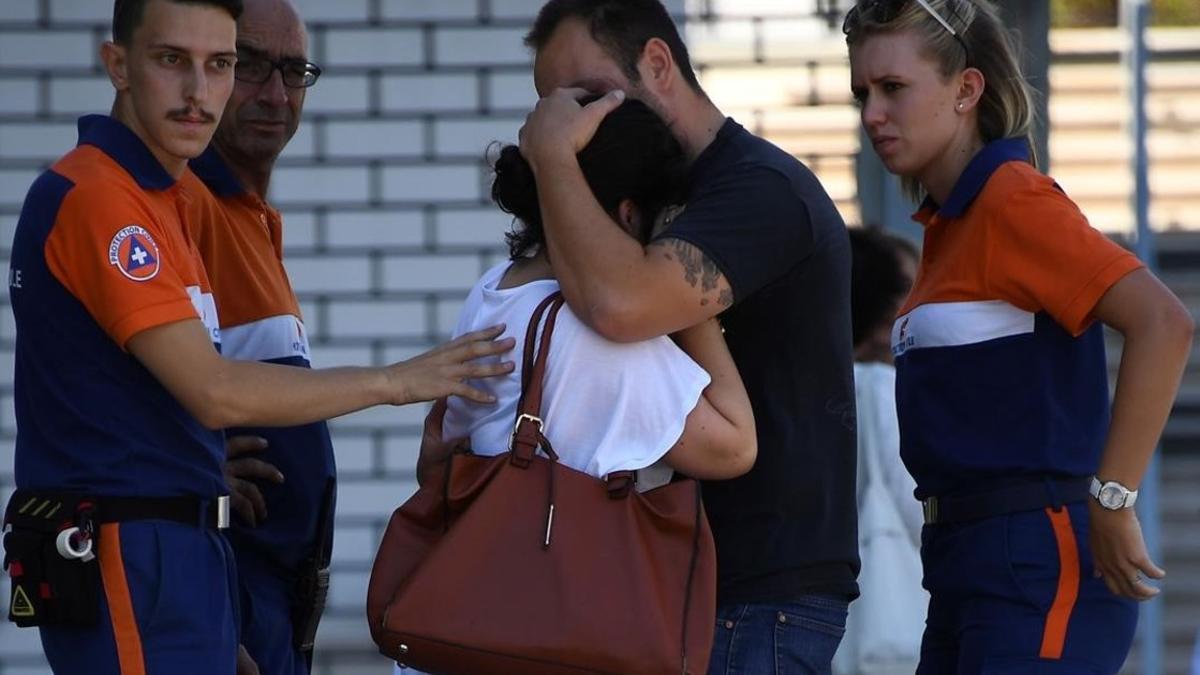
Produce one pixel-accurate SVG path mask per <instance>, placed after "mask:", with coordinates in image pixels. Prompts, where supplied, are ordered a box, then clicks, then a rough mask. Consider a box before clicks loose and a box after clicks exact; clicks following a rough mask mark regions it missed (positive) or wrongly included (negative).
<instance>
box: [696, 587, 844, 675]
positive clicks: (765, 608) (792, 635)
mask: <svg viewBox="0 0 1200 675" xmlns="http://www.w3.org/2000/svg"><path fill="white" fill-rule="evenodd" d="M848 606H849V603H848V602H847V600H846V599H845V598H843V597H840V596H832V595H806V596H803V597H801V598H800V599H799V600H796V601H794V602H784V603H753V604H745V605H725V606H722V607H719V608H718V609H717V627H716V631H717V633H716V638H715V639H714V640H713V650H712V657H711V659H710V660H709V663H708V675H772V674H774V675H829V673H831V672H832V669H831V664H832V662H833V654H834V652H836V651H837V648H838V643H840V642H841V641H842V634H843V633H844V632H845V631H846V608H847V607H848Z"/></svg>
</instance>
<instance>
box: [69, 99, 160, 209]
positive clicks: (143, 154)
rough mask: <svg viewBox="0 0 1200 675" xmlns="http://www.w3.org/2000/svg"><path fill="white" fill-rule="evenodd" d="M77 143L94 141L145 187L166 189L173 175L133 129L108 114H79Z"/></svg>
mask: <svg viewBox="0 0 1200 675" xmlns="http://www.w3.org/2000/svg"><path fill="white" fill-rule="evenodd" d="M79 145H93V146H95V147H97V148H99V149H100V150H101V152H103V153H104V154H106V155H108V156H109V157H112V158H113V160H115V161H116V163H117V164H120V165H121V168H123V169H125V170H126V171H127V172H129V175H130V176H133V179H134V180H135V181H137V184H138V186H140V187H141V188H142V189H144V190H167V189H170V188H171V186H173V185H175V179H174V178H173V177H172V176H171V174H169V173H167V170H166V169H164V168H163V165H162V164H161V163H159V161H158V158H157V157H155V156H154V153H152V152H150V148H148V147H146V144H145V143H144V142H142V139H140V138H138V136H137V134H135V133H133V130H132V129H130V128H129V127H127V126H125V125H124V124H122V123H121V122H119V121H117V120H115V119H113V118H112V117H109V116H108V115H84V116H83V117H80V118H79Z"/></svg>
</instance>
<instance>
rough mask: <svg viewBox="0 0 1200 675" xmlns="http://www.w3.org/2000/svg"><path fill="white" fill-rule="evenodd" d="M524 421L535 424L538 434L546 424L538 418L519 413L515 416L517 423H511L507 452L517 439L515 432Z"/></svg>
mask: <svg viewBox="0 0 1200 675" xmlns="http://www.w3.org/2000/svg"><path fill="white" fill-rule="evenodd" d="M524 420H529V421H530V422H533V423H534V424H536V425H537V430H538V433H539V434H540V433H542V429H543V428H544V427H545V424H546V423H545V422H543V421H542V418H540V417H538V416H537V415H530V414H529V413H521V414H520V415H517V421H516V422H514V423H513V430H512V435H511V436H509V437H508V449H509V451H511V450H512V449H513V441H514V440H516V438H517V430H518V429H520V428H521V422H522V421H524Z"/></svg>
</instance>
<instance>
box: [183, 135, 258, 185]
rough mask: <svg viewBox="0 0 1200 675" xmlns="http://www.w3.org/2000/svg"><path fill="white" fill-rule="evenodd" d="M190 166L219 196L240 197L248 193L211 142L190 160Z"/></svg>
mask: <svg viewBox="0 0 1200 675" xmlns="http://www.w3.org/2000/svg"><path fill="white" fill-rule="evenodd" d="M188 166H190V167H191V169H192V171H193V172H194V173H195V174H196V175H197V176H199V177H200V180H202V181H204V184H205V185H206V186H208V189H209V190H211V191H212V193H213V194H215V195H216V196H218V197H238V196H240V195H244V194H246V188H245V187H244V186H243V185H242V183H241V181H239V180H238V179H237V176H235V175H233V170H232V169H230V168H229V165H228V164H226V163H225V160H224V159H221V155H219V154H218V153H217V149H216V147H214V146H213V145H211V144H210V145H209V146H208V148H207V149H205V150H204V153H203V154H201V155H200V156H199V157H197V158H195V159H193V160H192V161H190V162H188Z"/></svg>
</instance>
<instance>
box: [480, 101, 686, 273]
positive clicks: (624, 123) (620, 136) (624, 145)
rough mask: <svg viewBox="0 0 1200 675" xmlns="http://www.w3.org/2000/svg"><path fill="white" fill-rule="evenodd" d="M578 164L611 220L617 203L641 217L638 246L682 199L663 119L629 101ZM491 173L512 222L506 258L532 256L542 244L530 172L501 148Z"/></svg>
mask: <svg viewBox="0 0 1200 675" xmlns="http://www.w3.org/2000/svg"><path fill="white" fill-rule="evenodd" d="M594 100H596V97H591V98H587V99H584V100H583V101H582V103H584V104H585V105H586V104H587V103H589V102H591V101H594ZM578 159H579V168H580V169H582V171H583V177H584V178H585V179H586V180H587V182H588V186H590V187H591V188H592V193H593V194H594V195H595V196H596V201H598V202H599V203H600V206H601V207H603V208H604V210H605V211H607V212H608V214H609V215H611V216H613V217H614V218H615V217H616V213H617V207H618V206H620V204H621V202H622V201H623V200H625V199H631V200H633V203H634V205H635V206H637V208H638V210H639V211H640V212H641V215H642V231H640V232H635V233H634V236H635V237H637V239H638V240H639V241H641V242H642V243H647V242H648V241H649V239H650V233H651V230H652V229H653V227H654V220H655V217H656V216H657V215H658V214H659V212H660V211H662V210H663V208H665V207H667V206H670V205H672V204H678V203H680V202H681V201H682V199H683V194H684V188H685V185H686V180H687V166H688V165H687V157H686V156H685V155H684V152H683V148H682V147H680V145H679V141H677V140H675V137H674V136H672V135H671V131H670V130H669V129H668V128H667V125H666V124H665V123H664V122H663V121H662V118H660V117H659V116H658V115H657V114H656V113H655V112H654V111H653V110H651V109H650V108H649V107H648V106H647V105H646V104H645V103H642V102H641V101H637V100H634V99H628V100H626V101H625V102H624V103H622V104H621V105H620V106H619V107H618V108H617V109H616V110H614V111H612V112H611V113H609V114H608V116H607V117H605V118H604V121H603V122H601V123H600V128H599V129H597V130H596V135H595V136H593V137H592V140H591V142H590V143H588V144H587V147H585V148H584V149H583V151H581V152H580V153H579V155H578ZM492 168H493V169H494V170H495V172H496V177H495V180H493V182H492V199H493V200H494V201H495V202H496V205H497V206H499V207H500V209H501V210H502V211H504V212H505V213H511V214H512V215H513V217H514V222H513V229H512V231H511V232H509V233H507V234H506V235H505V237H504V238H505V241H506V242H507V243H508V250H509V255H510V257H511V258H512V259H514V260H516V259H517V258H523V257H526V256H528V255H531V254H533V253H535V252H536V251H538V250H539V249H540V248H541V247H542V246H543V245H544V244H545V241H546V237H545V233H544V231H543V229H542V211H541V207H540V206H539V205H538V193H537V181H536V180H535V179H534V176H533V169H532V168H530V166H529V163H528V162H526V161H525V158H524V157H523V156H522V155H521V151H520V149H519V148H518V147H517V146H515V145H506V146H504V147H503V148H501V150H500V153H499V155H498V156H497V157H496V160H495V162H494V163H493V165H492Z"/></svg>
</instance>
